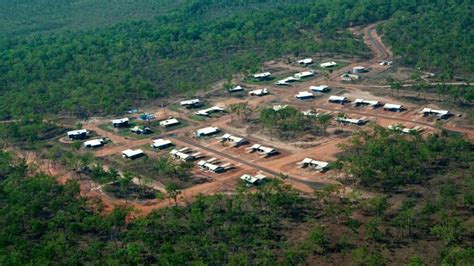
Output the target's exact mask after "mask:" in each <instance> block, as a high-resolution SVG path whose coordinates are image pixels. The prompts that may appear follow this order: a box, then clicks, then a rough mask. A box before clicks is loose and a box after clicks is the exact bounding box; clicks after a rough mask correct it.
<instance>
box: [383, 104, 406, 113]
mask: <svg viewBox="0 0 474 266" xmlns="http://www.w3.org/2000/svg"><path fill="white" fill-rule="evenodd" d="M383 109H384V110H385V111H391V112H401V111H403V105H400V104H392V103H386V104H385V105H384V106H383Z"/></svg>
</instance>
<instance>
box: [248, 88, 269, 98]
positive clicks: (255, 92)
mask: <svg viewBox="0 0 474 266" xmlns="http://www.w3.org/2000/svg"><path fill="white" fill-rule="evenodd" d="M269 93H270V91H268V89H267V88H264V89H258V90H253V91H249V95H250V96H264V95H267V94H269Z"/></svg>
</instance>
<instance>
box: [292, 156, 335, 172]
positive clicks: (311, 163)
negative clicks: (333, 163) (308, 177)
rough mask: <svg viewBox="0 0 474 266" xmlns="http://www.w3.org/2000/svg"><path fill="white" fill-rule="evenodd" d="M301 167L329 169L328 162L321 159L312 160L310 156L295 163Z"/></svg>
mask: <svg viewBox="0 0 474 266" xmlns="http://www.w3.org/2000/svg"><path fill="white" fill-rule="evenodd" d="M296 164H297V165H299V166H300V167H301V168H312V169H315V170H317V171H320V172H324V171H327V170H328V169H329V163H328V162H323V161H317V160H313V159H311V158H304V159H303V160H302V161H301V162H298V163H296Z"/></svg>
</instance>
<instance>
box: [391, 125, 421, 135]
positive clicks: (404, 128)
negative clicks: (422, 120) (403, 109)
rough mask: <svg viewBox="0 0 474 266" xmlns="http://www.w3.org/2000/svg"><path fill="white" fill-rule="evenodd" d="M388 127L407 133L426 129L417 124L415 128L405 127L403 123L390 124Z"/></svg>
mask: <svg viewBox="0 0 474 266" xmlns="http://www.w3.org/2000/svg"><path fill="white" fill-rule="evenodd" d="M388 129H390V130H393V131H398V132H401V133H405V134H410V133H415V132H422V131H423V130H424V129H423V128H422V127H419V126H416V127H413V128H407V127H404V126H403V125H390V126H388Z"/></svg>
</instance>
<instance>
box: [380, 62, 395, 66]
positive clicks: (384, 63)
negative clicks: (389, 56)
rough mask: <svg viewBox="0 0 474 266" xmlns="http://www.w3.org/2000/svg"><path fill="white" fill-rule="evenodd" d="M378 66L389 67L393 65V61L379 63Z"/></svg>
mask: <svg viewBox="0 0 474 266" xmlns="http://www.w3.org/2000/svg"><path fill="white" fill-rule="evenodd" d="M379 65H381V66H391V65H393V61H380V63H379Z"/></svg>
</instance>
